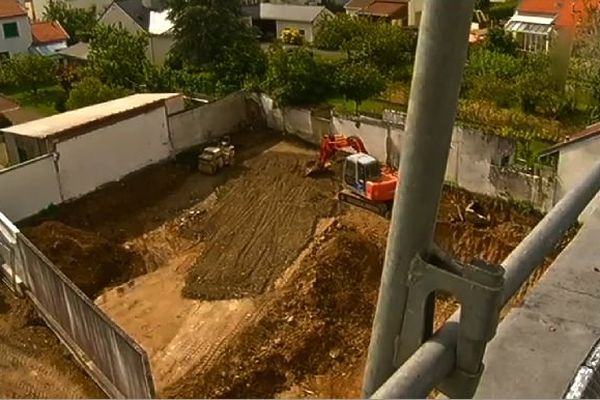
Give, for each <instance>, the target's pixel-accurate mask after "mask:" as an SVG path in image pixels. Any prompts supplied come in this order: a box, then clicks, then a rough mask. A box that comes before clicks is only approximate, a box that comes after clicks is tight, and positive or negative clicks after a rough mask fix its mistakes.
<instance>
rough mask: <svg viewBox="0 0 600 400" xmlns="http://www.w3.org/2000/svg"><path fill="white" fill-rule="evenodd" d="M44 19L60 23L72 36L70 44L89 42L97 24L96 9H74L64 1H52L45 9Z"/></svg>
mask: <svg viewBox="0 0 600 400" xmlns="http://www.w3.org/2000/svg"><path fill="white" fill-rule="evenodd" d="M44 19H45V20H47V21H58V22H60V24H61V25H62V27H63V28H64V29H65V31H67V33H68V34H69V36H70V38H69V40H68V43H69V44H73V43H76V42H79V41H87V39H88V38H89V36H90V34H91V33H92V31H93V29H94V27H95V26H96V24H97V20H96V9H95V8H94V7H91V8H89V9H84V8H74V7H71V6H70V5H69V4H67V3H66V2H65V1H64V0H50V1H49V2H48V4H47V5H46V7H45V8H44Z"/></svg>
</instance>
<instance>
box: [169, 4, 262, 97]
mask: <svg viewBox="0 0 600 400" xmlns="http://www.w3.org/2000/svg"><path fill="white" fill-rule="evenodd" d="M168 5H169V10H170V11H169V18H170V19H171V21H173V25H174V27H173V33H174V35H175V44H174V46H173V48H172V50H171V52H172V53H173V59H176V60H180V61H181V62H182V63H183V65H186V66H187V67H188V68H192V69H193V70H197V71H209V72H210V73H211V74H212V75H213V76H215V77H216V78H217V82H216V88H217V90H218V92H220V93H227V92H230V91H234V90H237V89H239V88H241V87H243V86H244V83H245V82H246V81H248V80H256V79H260V78H262V76H263V74H264V72H265V69H266V66H265V63H266V57H265V55H264V53H263V52H262V50H261V48H260V44H259V42H258V39H257V37H258V33H257V31H256V30H255V29H254V28H252V27H251V26H250V25H248V23H247V22H246V21H245V20H244V19H243V17H244V15H243V13H242V8H241V3H240V0H220V1H218V2H216V1H213V0H168Z"/></svg>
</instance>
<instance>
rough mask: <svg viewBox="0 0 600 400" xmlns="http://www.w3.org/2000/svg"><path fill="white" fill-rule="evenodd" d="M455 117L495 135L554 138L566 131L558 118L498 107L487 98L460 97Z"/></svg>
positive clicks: (557, 138) (560, 138)
mask: <svg viewBox="0 0 600 400" xmlns="http://www.w3.org/2000/svg"><path fill="white" fill-rule="evenodd" d="M458 119H459V120H460V121H461V122H463V123H465V124H467V125H471V124H472V125H475V126H477V127H479V128H483V129H484V130H488V131H490V132H491V133H494V134H496V135H500V136H505V137H512V138H518V139H527V140H531V139H539V140H544V141H548V142H558V141H561V140H562V139H563V138H564V135H565V134H566V130H565V128H564V127H563V126H562V125H561V124H560V122H558V121H554V120H549V119H547V118H541V117H536V116H532V115H528V114H525V113H524V112H522V111H518V110H514V109H505V108H498V107H497V106H496V105H495V104H493V103H491V102H488V101H478V100H460V102H459V107H458Z"/></svg>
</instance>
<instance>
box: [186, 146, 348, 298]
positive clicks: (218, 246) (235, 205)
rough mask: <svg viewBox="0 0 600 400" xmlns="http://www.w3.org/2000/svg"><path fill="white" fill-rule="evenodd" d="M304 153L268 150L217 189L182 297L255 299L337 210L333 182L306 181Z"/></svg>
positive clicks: (320, 180) (321, 180)
mask: <svg viewBox="0 0 600 400" xmlns="http://www.w3.org/2000/svg"><path fill="white" fill-rule="evenodd" d="M311 159H312V157H311V156H310V155H304V154H292V153H286V152H278V151H272V152H266V153H264V154H263V155H261V156H260V157H257V158H255V159H253V160H251V161H249V162H248V163H247V164H246V166H247V168H248V169H247V171H246V172H245V173H244V174H243V176H242V178H241V179H236V180H235V181H230V182H229V183H227V184H226V185H225V186H223V187H220V188H219V191H218V196H219V200H218V202H217V204H216V206H215V207H214V208H212V209H211V210H209V211H208V213H207V215H206V217H205V219H204V221H203V223H202V224H199V225H198V226H201V227H202V229H203V232H202V235H201V236H202V237H203V238H204V239H205V243H206V248H205V250H204V252H203V254H202V255H201V256H200V258H199V259H198V260H197V262H196V263H195V265H194V266H193V267H192V268H191V270H190V272H189V274H188V276H187V278H186V284H185V287H184V289H183V294H184V296H186V297H189V298H194V299H201V300H223V299H233V298H241V297H247V296H253V295H257V294H261V293H263V292H264V291H265V289H266V288H267V287H268V286H269V284H271V283H272V282H273V281H274V280H275V279H277V278H278V277H279V275H280V274H281V272H282V271H283V270H285V268H286V267H287V265H289V264H290V262H292V261H293V260H294V259H295V258H296V257H297V256H298V254H299V253H300V251H301V250H302V249H303V248H304V247H306V245H307V244H308V243H309V242H310V240H311V239H312V234H313V231H314V228H315V226H316V223H317V221H318V220H319V219H320V218H324V217H326V216H330V215H333V213H334V212H335V210H336V207H337V201H336V193H337V183H336V182H335V181H334V179H333V178H332V177H324V178H321V179H310V178H306V177H304V172H305V164H306V162H307V161H308V160H311Z"/></svg>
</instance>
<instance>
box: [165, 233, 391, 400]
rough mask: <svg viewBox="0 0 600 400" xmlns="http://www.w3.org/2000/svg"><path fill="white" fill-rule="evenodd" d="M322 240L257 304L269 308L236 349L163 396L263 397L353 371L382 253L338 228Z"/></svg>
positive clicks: (368, 323)
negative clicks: (320, 377)
mask: <svg viewBox="0 0 600 400" xmlns="http://www.w3.org/2000/svg"><path fill="white" fill-rule="evenodd" d="M322 240H323V241H322V244H321V245H320V246H319V248H318V249H317V250H316V251H314V252H312V253H311V254H309V255H308V256H307V257H306V258H305V260H304V261H303V262H302V263H301V264H300V265H299V266H298V268H297V269H296V271H295V273H294V274H292V275H291V276H288V277H287V282H286V283H285V284H284V285H283V287H282V288H281V289H280V290H277V291H276V292H271V293H270V294H268V295H266V296H265V298H263V299H262V301H264V302H265V303H268V304H269V311H268V312H266V313H265V314H264V316H263V317H262V318H260V319H259V320H258V321H257V322H256V323H255V324H254V325H253V326H252V327H250V328H248V329H246V330H245V331H244V332H243V333H241V335H240V336H239V337H238V339H237V340H236V345H234V346H231V347H229V348H228V349H227V350H226V351H225V353H224V354H223V356H222V357H221V358H220V359H219V360H218V361H217V362H216V363H215V364H213V365H212V367H211V368H210V369H208V370H205V371H203V372H202V373H201V374H200V376H197V377H196V376H193V375H190V376H189V379H187V380H184V381H183V382H181V383H179V384H177V385H175V386H173V387H171V388H168V389H167V390H166V391H165V393H163V394H164V395H166V396H173V397H175V396H176V397H188V398H190V397H196V398H197V397H204V398H205V397H209V398H210V397H219V398H242V397H251V398H258V397H260V398H268V397H274V396H275V395H276V394H278V393H279V392H281V391H283V390H285V389H287V388H289V386H290V382H299V381H302V380H303V379H304V378H305V377H307V376H309V375H312V374H323V373H325V372H328V371H331V370H332V369H333V368H337V367H340V366H342V365H343V368H345V369H352V368H353V367H354V366H355V364H356V363H357V362H359V361H360V360H359V359H360V355H361V354H362V353H364V350H365V348H366V345H367V344H368V341H365V338H367V337H368V333H369V331H370V326H371V316H372V314H373V311H374V301H375V298H376V293H377V286H378V280H379V275H380V272H381V271H380V266H381V262H382V254H383V253H382V248H380V247H378V246H377V245H376V244H374V243H372V242H371V241H369V240H368V239H366V238H365V237H364V235H363V234H362V233H360V232H358V231H355V230H353V229H352V228H350V227H342V226H341V225H339V224H338V225H337V226H336V228H335V229H332V230H330V231H329V232H327V234H326V235H325V236H324V237H323V239H322Z"/></svg>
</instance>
